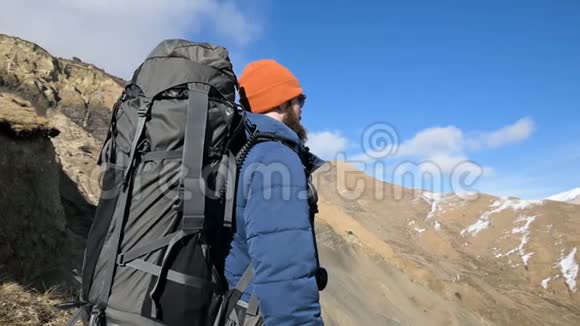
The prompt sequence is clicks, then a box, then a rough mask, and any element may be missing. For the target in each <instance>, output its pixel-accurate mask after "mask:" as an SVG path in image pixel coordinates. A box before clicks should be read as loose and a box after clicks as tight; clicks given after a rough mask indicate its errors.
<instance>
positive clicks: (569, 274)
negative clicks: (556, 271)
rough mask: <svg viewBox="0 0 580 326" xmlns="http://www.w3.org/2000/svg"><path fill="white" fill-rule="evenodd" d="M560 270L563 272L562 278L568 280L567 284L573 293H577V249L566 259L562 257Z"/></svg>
mask: <svg viewBox="0 0 580 326" xmlns="http://www.w3.org/2000/svg"><path fill="white" fill-rule="evenodd" d="M558 265H560V270H561V271H562V276H564V278H565V279H566V284H568V288H569V289H570V291H572V292H576V277H578V263H577V262H576V248H575V247H574V249H572V251H571V252H570V253H569V254H568V256H566V257H562V259H560V262H559V263H558Z"/></svg>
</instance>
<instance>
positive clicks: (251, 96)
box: [225, 60, 323, 326]
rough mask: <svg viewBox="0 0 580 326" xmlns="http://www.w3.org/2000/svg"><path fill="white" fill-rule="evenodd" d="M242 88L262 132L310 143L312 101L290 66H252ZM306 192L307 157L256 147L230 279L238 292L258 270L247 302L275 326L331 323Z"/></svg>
mask: <svg viewBox="0 0 580 326" xmlns="http://www.w3.org/2000/svg"><path fill="white" fill-rule="evenodd" d="M239 82H240V87H241V91H240V93H241V94H240V96H241V101H242V103H245V106H246V109H247V110H250V111H251V113H248V119H249V120H250V122H251V123H253V124H255V125H256V126H257V128H258V130H259V131H261V132H269V133H273V134H275V135H276V137H278V138H280V139H283V140H284V141H285V142H287V143H290V144H294V145H302V144H303V142H304V141H305V140H306V130H305V129H304V127H303V126H302V125H301V123H300V119H301V113H302V106H303V105H304V101H305V96H304V95H303V92H302V88H301V87H300V83H299V82H298V79H297V78H296V77H295V76H294V75H293V74H292V73H291V72H290V71H289V70H288V69H287V68H285V67H284V66H282V65H280V64H279V63H277V62H276V61H274V60H260V61H256V62H254V63H251V64H249V65H248V66H247V67H246V68H245V70H244V72H243V73H242V75H241V76H240V79H239ZM306 189H307V177H306V173H305V171H304V167H303V164H302V161H301V160H300V157H299V156H298V154H297V153H296V152H295V151H294V150H293V149H291V148H290V147H289V146H287V144H283V143H282V142H278V141H268V142H261V143H258V144H257V145H255V146H254V147H253V148H252V149H251V150H250V152H249V153H248V155H247V157H246V159H245V161H244V163H243V165H242V169H241V171H240V179H239V184H238V190H237V195H236V221H235V223H236V228H235V233H234V236H233V240H232V243H231V248H230V252H229V255H228V256H227V258H226V266H225V276H226V279H227V281H228V284H229V286H230V288H234V287H236V286H237V285H238V286H239V282H240V279H242V276H243V275H244V273H245V272H246V271H247V270H248V266H251V269H252V272H253V274H252V276H253V277H252V278H251V281H250V283H249V286H247V288H245V291H244V293H243V296H242V298H241V300H242V301H244V302H251V301H252V295H253V296H254V297H255V298H256V299H258V302H259V311H260V314H261V315H262V317H263V319H264V322H265V324H266V325H268V326H270V325H272V326H280V325H323V322H322V318H321V313H320V303H319V294H318V287H317V280H316V273H317V268H318V266H317V258H316V253H315V251H316V250H315V243H314V238H313V233H312V227H311V223H310V215H309V203H308V198H307V196H304V193H305V192H306ZM242 290H243V289H242ZM250 305H251V304H250Z"/></svg>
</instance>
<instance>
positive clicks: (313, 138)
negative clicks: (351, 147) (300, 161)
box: [306, 131, 348, 160]
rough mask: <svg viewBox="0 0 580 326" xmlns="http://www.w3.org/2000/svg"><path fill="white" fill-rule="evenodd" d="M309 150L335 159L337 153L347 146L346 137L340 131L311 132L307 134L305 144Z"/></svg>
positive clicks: (324, 157) (322, 156)
mask: <svg viewBox="0 0 580 326" xmlns="http://www.w3.org/2000/svg"><path fill="white" fill-rule="evenodd" d="M306 145H308V147H309V148H310V150H311V151H312V152H313V153H314V154H316V155H318V156H320V157H321V158H323V159H327V160H333V159H336V157H337V154H338V153H342V152H344V151H345V150H346V149H347V147H348V139H346V137H344V136H342V135H341V134H340V132H330V131H322V132H312V133H309V134H308V142H307V144H306Z"/></svg>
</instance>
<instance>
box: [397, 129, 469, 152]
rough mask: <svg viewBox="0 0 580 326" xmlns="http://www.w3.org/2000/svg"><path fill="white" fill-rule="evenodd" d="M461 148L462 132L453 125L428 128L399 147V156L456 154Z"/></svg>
mask: <svg viewBox="0 0 580 326" xmlns="http://www.w3.org/2000/svg"><path fill="white" fill-rule="evenodd" d="M462 150H463V132H462V131H461V130H460V129H459V128H457V127H453V126H449V127H435V128H428V129H425V130H422V131H420V132H418V133H417V134H416V135H415V136H414V137H413V138H411V139H409V140H407V141H405V142H403V143H402V144H401V146H400V147H399V152H398V155H399V156H432V155H441V154H457V153H461V152H462Z"/></svg>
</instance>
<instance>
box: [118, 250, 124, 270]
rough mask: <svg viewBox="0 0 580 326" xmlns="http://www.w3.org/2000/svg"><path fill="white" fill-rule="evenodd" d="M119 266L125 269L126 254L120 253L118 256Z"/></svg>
mask: <svg viewBox="0 0 580 326" xmlns="http://www.w3.org/2000/svg"><path fill="white" fill-rule="evenodd" d="M117 265H118V266H121V267H125V254H124V253H120V254H118V255H117Z"/></svg>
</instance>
